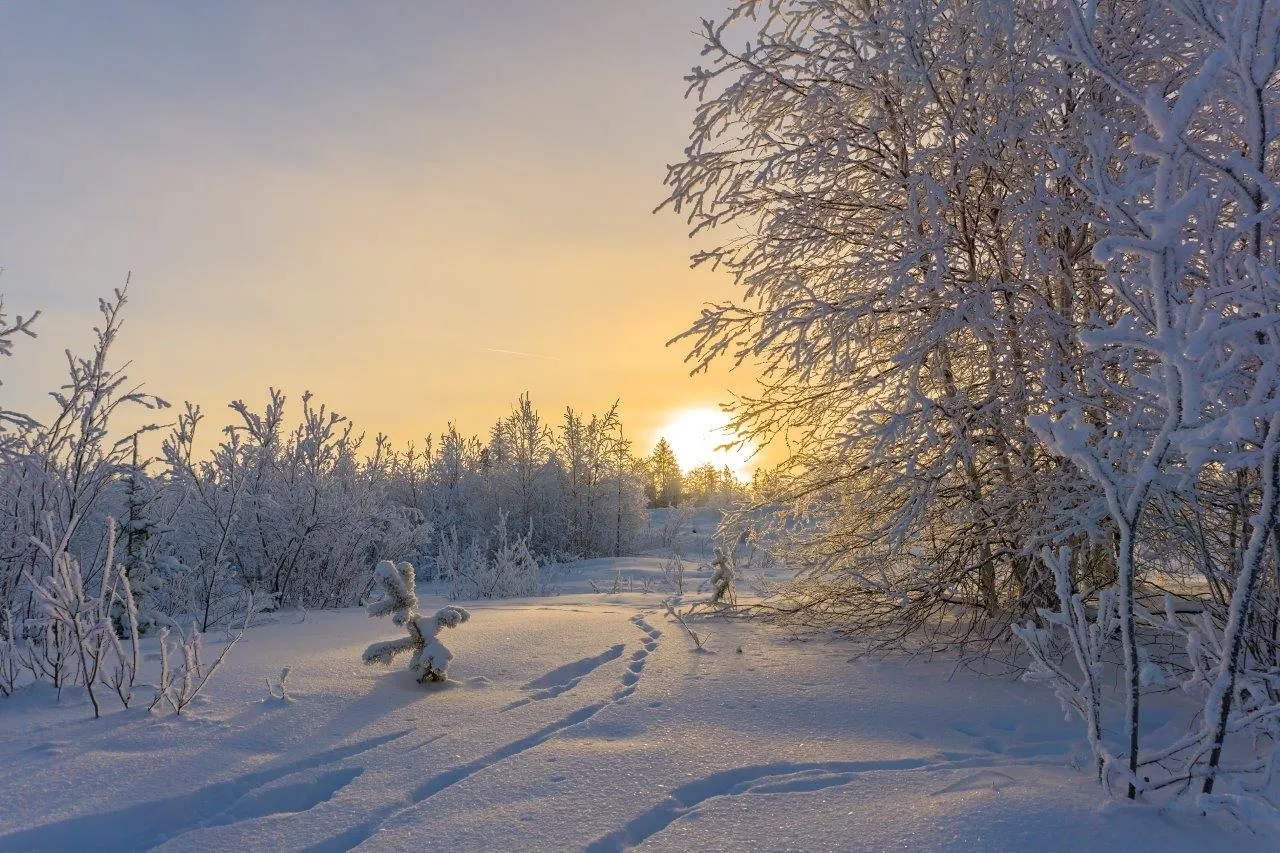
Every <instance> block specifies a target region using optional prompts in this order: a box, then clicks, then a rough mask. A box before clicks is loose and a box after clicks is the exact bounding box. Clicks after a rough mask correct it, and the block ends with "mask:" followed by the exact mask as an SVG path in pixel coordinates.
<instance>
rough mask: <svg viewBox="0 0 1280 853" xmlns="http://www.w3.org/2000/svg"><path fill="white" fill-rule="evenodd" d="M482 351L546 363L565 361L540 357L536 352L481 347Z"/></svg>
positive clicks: (547, 356) (551, 356)
mask: <svg viewBox="0 0 1280 853" xmlns="http://www.w3.org/2000/svg"><path fill="white" fill-rule="evenodd" d="M480 349H481V350H482V351H483V352H496V353H500V354H502V355H518V356H522V357H523V358H541V359H543V360H545V361H559V362H563V361H564V359H563V358H556V357H555V356H554V355H539V354H538V353H536V352H521V351H520V350H514V349H495V348H494V347H480Z"/></svg>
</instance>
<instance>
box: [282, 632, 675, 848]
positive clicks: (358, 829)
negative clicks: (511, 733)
mask: <svg viewBox="0 0 1280 853" xmlns="http://www.w3.org/2000/svg"><path fill="white" fill-rule="evenodd" d="M631 622H632V624H634V625H635V626H636V627H637V628H638V629H640V631H641V632H642V633H643V634H644V636H645V639H644V641H643V642H642V643H641V646H642V647H641V648H640V649H639V650H637V651H636V652H635V653H634V654H633V655H632V656H631V663H630V665H629V666H628V667H627V671H626V672H624V673H623V675H622V679H621V680H622V687H621V688H620V689H618V690H616V691H614V693H613V695H612V696H610V697H609V698H608V699H601V700H600V701H598V702H593V703H591V704H590V705H587V706H585V707H582V708H579V709H578V710H576V711H574V712H572V713H570V714H567V715H565V716H564V717H561V718H560V719H558V720H556V721H555V722H552V723H549V724H548V725H546V726H543V727H542V728H540V729H538V730H537V731H536V732H534V733H532V734H530V735H526V736H525V737H522V738H519V739H518V740H514V741H511V742H510V743H507V744H504V745H503V746H500V747H498V748H497V749H495V750H493V751H492V752H490V753H488V754H486V755H483V756H481V757H480V758H477V759H475V760H474V761H469V762H467V763H466V764H462V765H459V766H457V767H454V768H452V769H450V770H446V771H444V772H443V773H438V774H436V775H435V776H432V777H431V778H429V779H427V780H426V781H424V782H423V783H422V784H421V785H419V786H418V787H417V788H415V789H414V790H413V791H412V792H411V793H410V794H409V798H408V802H404V801H403V800H402V801H400V802H397V803H392V804H390V805H388V806H386V807H384V808H382V809H380V810H378V811H377V812H375V813H374V814H373V815H371V816H370V818H369V820H367V821H365V822H364V823H362V824H360V825H359V826H355V827H352V828H351V829H348V830H345V831H344V832H342V833H340V834H338V835H336V836H334V837H332V838H329V839H327V840H326V841H323V842H321V843H320V844H317V845H314V846H312V847H310V848H308V849H307V853H336V852H337V851H347V850H350V849H352V848H354V847H357V846H359V845H360V844H361V843H363V842H364V841H366V840H368V839H369V838H371V837H373V835H374V833H376V832H377V831H378V830H379V828H381V827H382V826H383V825H384V824H385V823H386V822H387V821H388V820H390V819H392V818H395V817H397V816H399V815H402V814H404V813H405V812H407V811H409V810H410V809H412V808H414V807H415V806H417V805H418V804H420V803H422V802H423V801H425V800H429V799H431V798H432V797H434V796H435V795H436V794H438V793H440V792H441V791H444V790H446V789H447V788H451V787H453V786H454V785H457V784H458V783H459V782H463V781H465V780H467V779H469V778H471V777H472V776H474V775H476V774H477V773H479V772H481V771H483V770H487V769H488V768H490V767H493V766H494V765H495V764H497V763H499V762H501V761H505V760H506V759H508V758H511V757H513V756H516V755H520V754H522V753H525V752H528V751H529V750H531V749H533V748H534V747H536V746H538V745H540V744H542V743H545V742H546V741H548V740H550V739H551V738H552V737H555V736H556V735H558V734H559V733H560V732H563V731H565V730H566V729H571V728H573V727H574V726H578V725H581V724H583V723H585V722H587V721H588V720H590V719H591V718H593V717H595V716H596V715H597V714H599V713H600V712H601V711H603V710H604V709H606V708H609V707H612V706H613V705H616V704H618V703H619V702H622V701H623V700H625V699H627V698H628V697H629V696H631V695H632V694H633V693H635V692H636V687H637V685H638V682H639V680H640V674H641V672H643V671H644V665H645V661H646V660H647V659H648V657H649V655H650V654H652V653H653V651H654V650H655V649H657V647H658V638H659V637H661V636H662V632H661V631H659V630H658V629H656V628H654V627H653V626H652V625H650V624H649V623H648V622H646V621H645V620H644V617H643V615H636V616H633V617H632V618H631ZM622 648H623V646H622V645H617V646H613V647H611V648H610V649H609V650H608V651H606V652H605V653H604V654H612V653H613V650H614V649H617V650H618V653H617V654H616V655H613V657H611V658H609V659H610V660H613V659H615V658H617V657H620V656H621V654H622ZM591 660H594V658H584V659H583V660H581V661H577V662H576V663H573V664H567V665H566V666H564V667H560V668H559V669H556V670H553V671H552V672H549V673H547V674H546V675H544V676H542V677H541V678H539V679H537V680H536V681H533V682H530V683H529V685H526V687H528V686H530V685H536V684H538V683H539V682H548V683H549V680H551V679H552V676H555V675H556V674H557V673H561V674H563V673H562V671H564V670H567V669H569V668H572V667H575V666H578V665H581V664H584V663H586V662H588V661H591ZM602 663H604V661H601V662H600V664H602ZM600 664H596V666H599V665H600ZM594 668H595V667H592V669H594ZM585 674H586V673H585V672H584V673H583V675H585ZM544 689H546V688H544ZM561 692H563V691H561ZM504 710H506V709H504Z"/></svg>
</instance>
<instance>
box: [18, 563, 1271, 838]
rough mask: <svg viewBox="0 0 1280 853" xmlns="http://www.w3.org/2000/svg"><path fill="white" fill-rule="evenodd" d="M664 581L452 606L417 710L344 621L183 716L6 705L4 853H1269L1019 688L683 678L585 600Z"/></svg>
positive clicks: (770, 676) (397, 679)
mask: <svg viewBox="0 0 1280 853" xmlns="http://www.w3.org/2000/svg"><path fill="white" fill-rule="evenodd" d="M661 564H662V560H660V559H658V558H647V559H646V558H636V559H624V560H621V561H610V560H596V561H590V562H588V563H582V564H577V565H576V566H574V567H572V568H570V569H569V570H567V571H566V573H565V575H564V577H563V578H562V579H561V582H560V587H561V589H562V591H563V592H564V594H561V595H557V596H553V597H547V598H538V599H525V600H517V601H508V602H495V603H478V604H475V605H468V607H469V608H470V609H471V610H472V613H473V616H472V619H471V621H470V622H468V623H466V624H464V625H462V626H460V627H459V628H458V629H457V630H454V631H451V632H448V634H447V637H446V640H447V643H448V645H449V647H450V648H451V649H452V650H453V652H454V653H455V655H456V659H455V661H454V663H453V664H452V666H451V668H450V670H449V674H450V678H451V680H450V681H449V682H447V683H445V684H442V685H436V686H433V687H423V686H421V685H419V684H417V683H415V682H414V680H413V677H412V675H411V674H410V673H409V672H408V670H407V669H405V668H403V667H402V666H399V665H397V666H395V667H393V668H391V669H389V670H388V669H383V668H381V667H366V666H363V665H361V663H360V654H361V652H362V651H363V650H364V648H365V647H366V646H367V645H368V644H369V643H371V642H373V641H376V640H379V639H386V638H391V637H394V636H396V635H397V632H398V630H399V629H396V628H395V627H394V626H392V625H391V624H390V623H389V622H388V621H387V620H373V619H368V618H366V616H365V614H364V612H363V611H361V610H348V611H339V612H323V613H312V614H310V615H308V616H307V617H306V619H305V621H302V622H298V623H295V622H294V621H293V619H292V618H291V617H289V616H288V615H284V616H282V617H281V619H280V621H279V622H277V623H276V624H270V625H263V626H259V627H255V628H252V629H251V630H250V631H249V632H248V634H247V635H246V636H245V638H244V639H243V640H242V641H241V643H240V644H239V645H237V646H236V647H235V648H234V649H233V650H232V651H231V654H230V655H229V656H228V659H227V664H226V666H225V667H224V668H223V669H222V670H221V671H220V672H219V673H218V674H217V676H216V678H215V681H214V682H213V683H212V686H211V687H210V689H209V691H208V694H209V695H208V701H206V702H204V703H203V704H201V705H199V706H198V707H196V708H195V709H194V712H192V713H190V714H189V716H188V715H184V716H183V717H182V718H177V717H173V716H167V717H161V718H155V717H148V716H147V715H146V714H145V713H144V712H141V711H129V712H124V713H111V714H109V715H108V716H106V717H105V718H104V719H101V720H93V719H91V715H90V713H89V709H88V706H87V704H85V703H84V702H83V701H82V700H81V698H80V697H79V696H77V695H72V694H67V695H64V699H63V703H62V705H61V706H60V707H54V706H53V704H52V701H51V700H52V697H51V695H50V694H49V693H47V692H45V691H43V690H42V689H34V690H29V691H26V692H25V693H23V694H20V695H19V696H17V697H15V698H12V699H9V700H0V850H4V851H11V850H81V849H84V850H96V851H132V850H143V849H150V848H156V849H161V850H202V851H203V850H229V851H251V850H317V851H329V850H348V849H352V848H357V847H359V848H360V849H368V850H409V849H420V850H434V849H467V850H581V849H588V850H602V851H603V850H620V849H626V848H630V847H640V848H642V849H646V850H693V849H696V850H721V849H723V850H741V849H753V850H787V849H791V850H887V849H907V850H1037V851H1050V850H1072V851H1082V850H1113V849H1116V848H1117V844H1121V843H1122V844H1123V847H1124V849H1126V850H1137V851H1146V850H1161V851H1166V850H1167V851H1184V850H1185V851H1189V850H1225V849H1254V850H1261V849H1277V848H1280V843H1278V842H1277V839H1275V838H1273V837H1262V836H1259V835H1255V834H1252V833H1250V832H1248V831H1247V830H1244V829H1241V828H1239V827H1232V826H1227V825H1225V824H1221V823H1215V822H1212V821H1210V820H1208V819H1202V818H1197V817H1189V816H1182V815H1170V814H1161V813H1160V812H1158V811H1156V810H1154V809H1152V808H1150V807H1132V808H1131V807H1125V806H1123V805H1121V804H1117V803H1115V802H1107V801H1106V800H1105V799H1104V797H1103V795H1102V793H1101V791H1100V790H1099V788H1098V787H1097V785H1096V784H1095V783H1094V781H1093V780H1092V779H1091V778H1090V777H1089V775H1088V774H1087V773H1085V772H1081V771H1079V770H1077V769H1075V765H1076V764H1077V762H1078V758H1077V755H1078V748H1079V743H1078V741H1079V730H1078V728H1077V727H1076V726H1075V724H1074V723H1068V722H1066V721H1064V720H1063V718H1062V713H1061V711H1060V709H1059V708H1058V706H1057V703H1056V701H1055V700H1053V698H1052V697H1051V696H1050V695H1048V694H1047V693H1046V692H1045V691H1044V690H1042V689H1040V688H1038V687H1036V686H1033V685H1027V684H1023V683H1019V682H1011V681H1009V680H1000V679H992V678H978V677H976V676H973V675H968V674H964V673H960V674H956V675H954V676H952V677H948V676H950V675H951V673H950V669H949V668H947V667H945V666H943V665H942V664H911V665H904V664H901V663H897V662H892V661H880V662H873V661H867V660H856V661H851V660H850V659H849V649H848V647H847V646H845V645H843V644H841V643H838V642H814V641H810V642H799V641H796V640H793V639H789V638H787V637H785V636H783V635H781V634H778V633H776V632H774V631H772V630H771V629H769V628H767V627H764V626H761V625H758V624H754V623H748V622H742V621H726V620H708V621H704V622H700V623H699V624H698V625H697V628H698V630H700V631H702V632H704V633H705V634H706V635H707V637H708V638H709V640H708V649H707V650H706V651H703V652H698V651H696V650H695V649H694V646H693V644H692V643H691V642H690V640H689V639H688V637H687V636H686V635H685V634H684V633H683V632H682V630H681V629H680V628H679V626H678V625H675V624H673V623H670V622H668V620H667V618H666V616H665V614H664V611H663V609H662V608H661V595H660V594H658V593H644V592H622V593H619V594H611V593H609V592H606V593H604V594H598V593H594V592H584V591H583V590H584V588H586V589H590V588H591V587H590V583H589V582H590V581H594V583H595V585H596V586H597V587H602V586H606V585H607V586H609V587H610V588H612V587H613V583H612V579H613V578H617V577H622V578H628V577H631V578H643V577H654V576H660V575H661ZM637 583H640V584H642V583H643V582H642V581H633V582H632V587H633V588H635V587H636V584H637ZM691 586H696V583H695V584H691ZM436 601H437V600H436V599H433V598H429V597H426V598H424V600H423V602H422V609H423V610H424V611H426V612H429V611H430V609H431V608H432V607H433V605H435V604H436ZM211 645H213V644H212V643H211ZM284 666H289V667H291V676H290V680H289V686H290V689H291V692H292V694H293V697H294V700H295V701H293V702H282V701H280V700H277V699H271V698H269V697H268V691H267V686H266V684H265V683H264V682H265V680H266V679H268V678H272V677H276V676H278V674H279V672H280V669H281V667H284Z"/></svg>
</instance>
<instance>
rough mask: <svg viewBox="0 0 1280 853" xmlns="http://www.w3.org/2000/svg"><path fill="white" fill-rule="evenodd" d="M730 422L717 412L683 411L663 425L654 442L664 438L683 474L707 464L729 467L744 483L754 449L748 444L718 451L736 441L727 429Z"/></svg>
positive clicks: (734, 436)
mask: <svg viewBox="0 0 1280 853" xmlns="http://www.w3.org/2000/svg"><path fill="white" fill-rule="evenodd" d="M729 421H730V418H729V416H728V415H727V414H725V413H724V412H722V411H720V410H719V409H712V408H699V409H686V410H685V411H682V412H677V413H676V414H675V415H673V416H672V417H671V419H670V420H668V421H667V422H666V423H665V424H663V426H662V428H661V429H659V430H658V432H657V434H656V435H655V436H654V442H655V443H656V442H657V440H658V439H660V438H665V439H666V440H667V444H669V445H670V446H671V450H672V452H674V453H675V455H676V461H677V462H679V463H680V470H681V471H683V472H685V473H688V472H689V471H691V470H693V469H694V468H697V467H698V466H699V465H705V464H707V463H708V462H710V463H711V464H712V465H715V466H716V467H717V468H722V467H724V466H725V465H728V466H729V470H730V471H732V472H733V473H734V474H735V475H736V476H737V477H739V478H740V479H746V478H748V477H749V476H750V469H751V468H752V467H754V466H752V465H751V456H752V454H753V452H754V448H753V447H752V446H751V445H750V443H749V442H748V443H744V444H742V445H740V446H735V447H732V448H729V449H717V448H720V446H721V445H723V444H725V443H727V442H730V441H734V440H735V439H737V437H738V436H737V435H736V434H735V433H734V432H733V430H732V429H730V428H729Z"/></svg>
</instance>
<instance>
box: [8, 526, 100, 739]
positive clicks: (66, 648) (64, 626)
mask: <svg viewBox="0 0 1280 853" xmlns="http://www.w3.org/2000/svg"><path fill="white" fill-rule="evenodd" d="M55 548H56V550H55ZM47 553H48V556H49V560H50V564H51V566H52V569H51V571H50V573H49V574H48V575H47V576H46V577H45V578H44V579H43V580H42V581H41V582H39V583H36V582H34V581H31V580H30V578H29V577H28V580H29V582H30V583H31V586H32V590H33V592H34V594H35V598H36V601H37V603H38V606H39V613H40V615H39V616H38V617H36V620H35V621H36V623H37V624H40V625H42V626H43V627H44V628H45V629H46V632H47V636H51V637H54V638H56V642H58V643H59V644H60V645H61V646H62V648H60V649H59V651H58V654H59V655H63V656H65V655H69V656H70V657H71V659H72V662H73V664H74V667H75V668H74V671H73V678H75V679H78V681H79V683H80V684H81V685H82V686H83V687H84V688H85V691H86V692H87V693H88V695H89V702H90V703H91V704H92V705H93V716H95V717H97V716H99V715H100V714H101V706H100V705H99V702H98V696H97V692H96V691H95V689H94V688H95V686H96V685H97V683H98V677H99V674H100V672H101V669H102V663H103V658H104V657H105V652H106V650H107V647H108V640H107V637H108V636H114V630H113V628H112V625H111V618H110V615H109V612H108V604H107V601H106V597H105V596H106V590H107V586H106V585H105V584H104V585H103V586H102V587H101V590H102V591H101V593H100V594H99V595H98V596H90V595H86V594H85V589H84V576H83V573H82V572H81V570H80V562H79V561H78V560H77V559H76V558H75V557H73V556H71V555H70V554H68V553H67V551H66V543H65V542H63V543H61V544H59V545H57V546H54V547H53V548H49V550H48V552H47Z"/></svg>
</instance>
